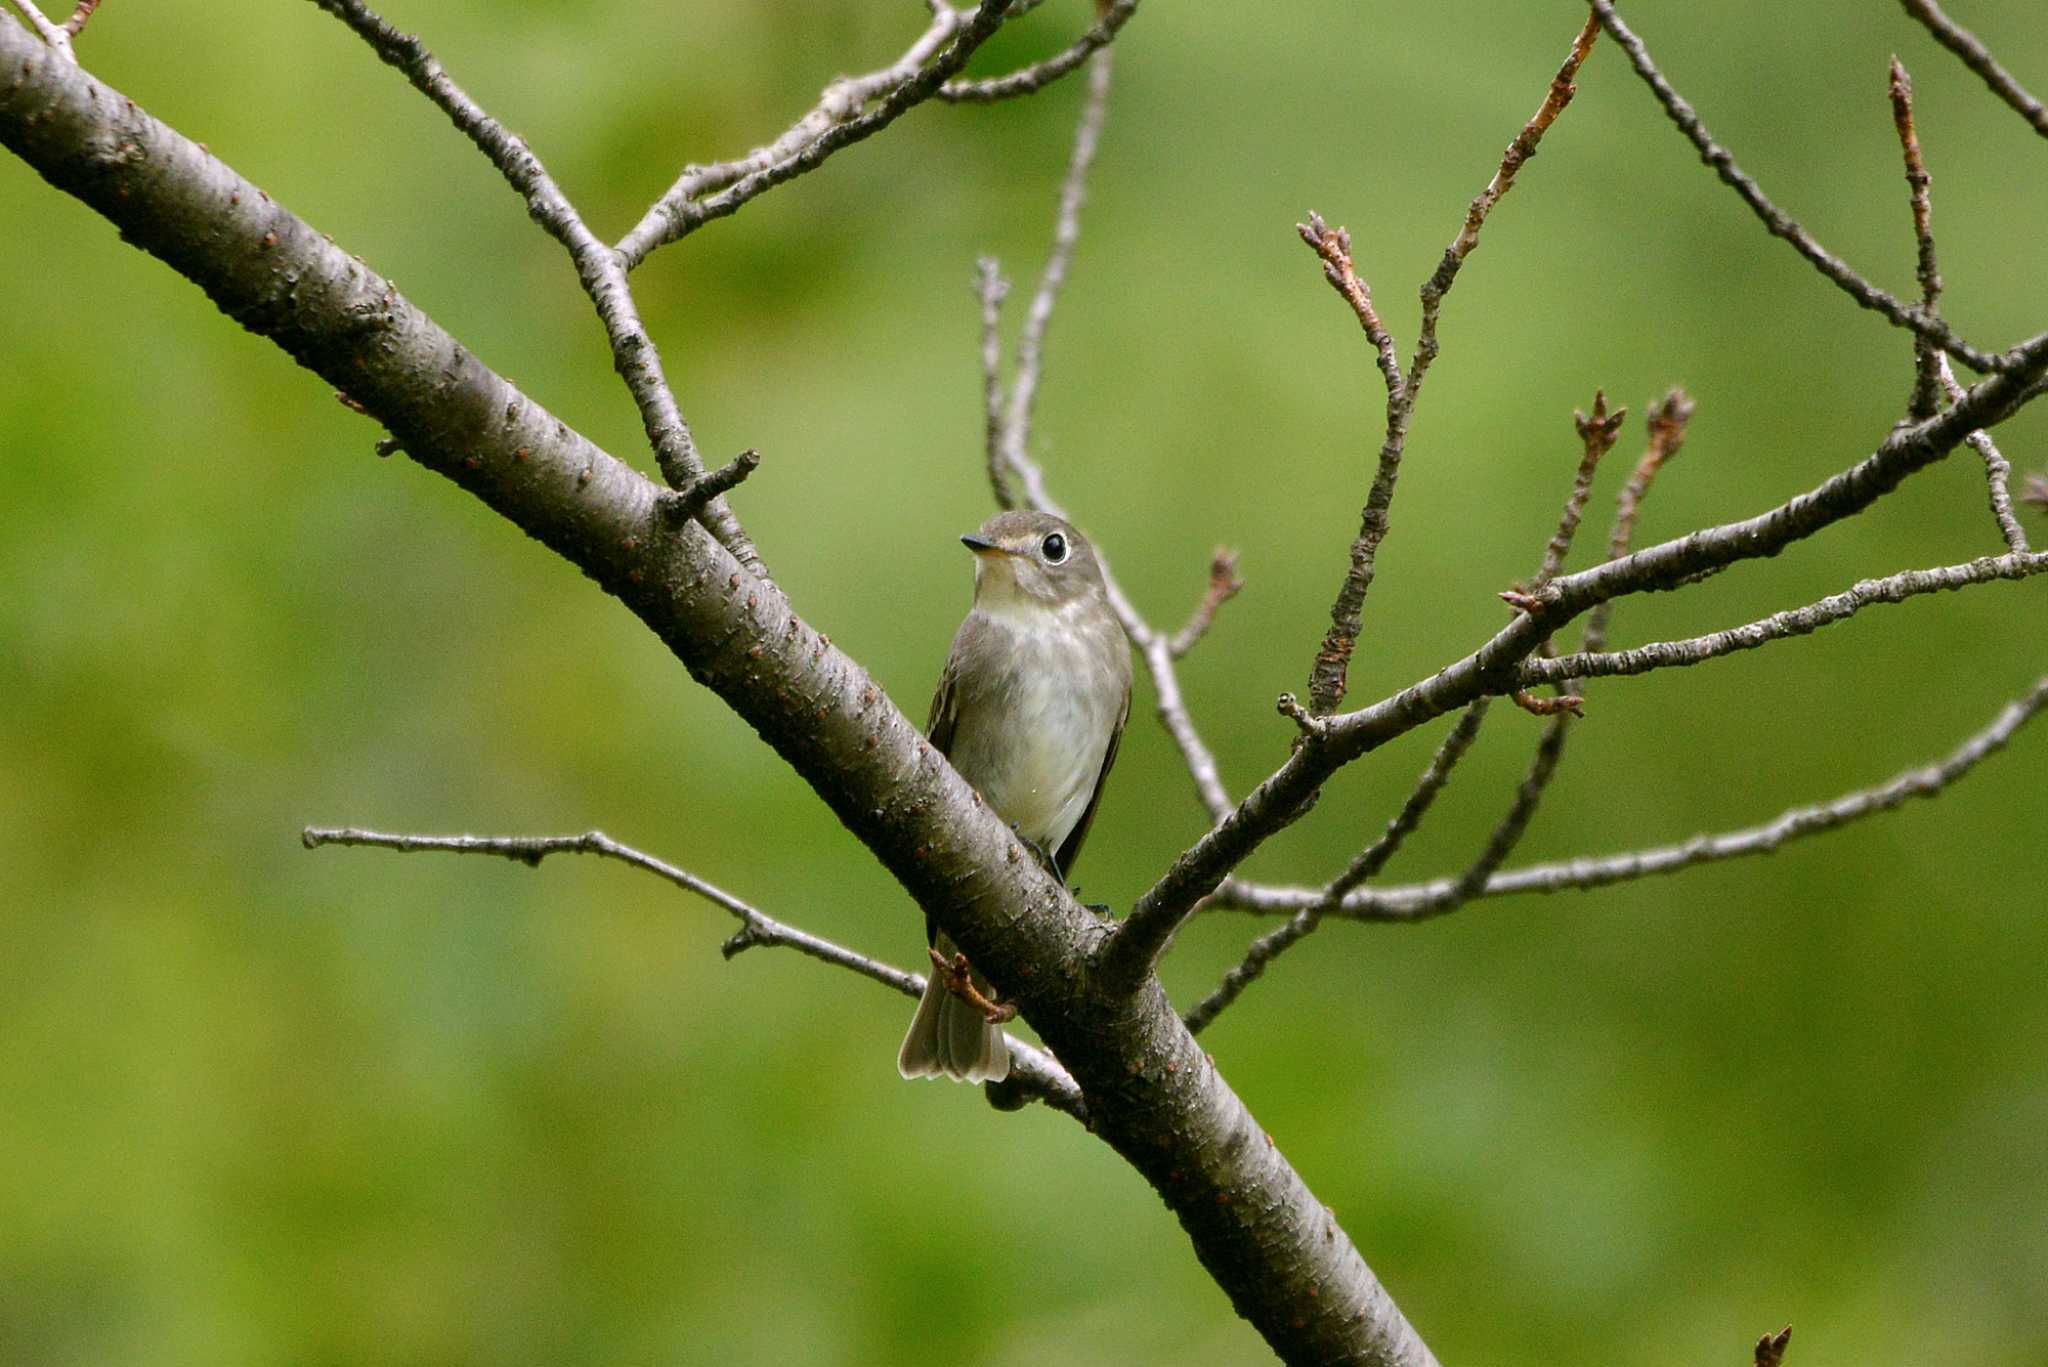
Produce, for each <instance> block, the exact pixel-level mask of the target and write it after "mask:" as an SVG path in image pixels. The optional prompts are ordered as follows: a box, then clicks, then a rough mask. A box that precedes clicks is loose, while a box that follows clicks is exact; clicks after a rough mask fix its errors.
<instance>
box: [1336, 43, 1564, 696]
mask: <svg viewBox="0 0 2048 1367" xmlns="http://www.w3.org/2000/svg"><path fill="white" fill-rule="evenodd" d="M1599 33H1600V30H1599V27H1598V25H1596V24H1595V23H1594V22H1593V21H1592V20H1591V19H1590V18H1589V19H1588V20H1587V21H1586V24H1585V27H1584V28H1582V29H1580V31H1579V34H1578V37H1576V38H1575V39H1573V41H1572V48H1571V52H1570V54H1569V55H1568V56H1567V57H1566V58H1565V60H1564V64H1563V65H1562V66H1560V67H1559V68H1558V70H1557V74H1556V75H1555V76H1554V77H1552V78H1551V82H1550V88H1549V89H1548V90H1547V91H1546V92H1545V93H1544V97H1543V102H1542V104H1540V105H1539V106H1538V107H1537V110H1536V113H1535V115H1534V116H1533V117H1532V118H1531V119H1530V120H1529V122H1528V123H1526V124H1524V125H1523V127H1522V131H1521V132H1520V133H1518V134H1516V135H1515V138H1514V140H1513V141H1512V142H1510V143H1509V144H1508V149H1507V151H1506V153H1504V154H1503V155H1502V157H1501V160H1500V166H1499V168H1498V169H1497V170H1496V171H1495V172H1494V174H1493V178H1492V179H1491V180H1489V181H1488V182H1487V184H1486V188H1485V189H1483V190H1481V191H1480V192H1479V194H1478V196H1477V197H1475V198H1474V199H1473V201H1472V203H1471V204H1470V206H1468V207H1467V209H1466V210H1465V222H1464V224H1463V226H1462V227H1461V228H1460V229H1459V231H1458V235H1457V236H1456V237H1455V238H1453V239H1452V240H1451V245H1450V246H1449V247H1447V248H1445V249H1444V255H1443V259H1442V260H1441V261H1440V262H1438V263H1437V268H1436V271H1435V272H1434V273H1433V274H1432V275H1431V276H1430V277H1429V279H1428V280H1426V281H1424V282H1423V285H1422V290H1421V295H1422V323H1421V327H1420V330H1419V331H1418V333H1417V335H1416V342H1415V356H1414V359H1413V360H1412V361H1410V362H1409V364H1408V371H1407V374H1406V376H1405V377H1402V376H1401V375H1400V372H1399V368H1398V367H1397V366H1395V365H1394V364H1393V361H1392V353H1391V346H1392V343H1391V341H1390V340H1388V339H1387V338H1386V329H1385V328H1384V327H1378V326H1377V324H1378V316H1377V315H1376V314H1373V313H1372V312H1371V297H1370V295H1369V294H1366V293H1365V292H1364V288H1363V284H1362V282H1361V283H1360V286H1359V290H1358V292H1357V298H1354V297H1353V294H1352V292H1351V291H1350V290H1349V289H1347V287H1346V284H1345V280H1346V278H1347V277H1348V278H1350V279H1354V280H1355V279H1356V273H1355V272H1354V271H1352V270H1351V267H1350V260H1349V253H1348V248H1349V239H1348V237H1347V236H1343V235H1342V230H1341V229H1340V230H1339V236H1337V237H1336V238H1335V240H1334V242H1333V241H1332V239H1331V236H1330V234H1328V233H1327V232H1326V231H1319V230H1320V229H1321V226H1322V225H1321V220H1320V219H1316V218H1313V217H1312V218H1311V219H1310V223H1309V225H1308V226H1307V227H1305V228H1303V229H1302V238H1303V240H1304V241H1306V242H1308V244H1309V245H1310V246H1311V247H1313V248H1315V250H1316V253H1317V255H1319V256H1321V257H1323V268H1324V273H1325V277H1326V278H1328V279H1329V280H1330V283H1331V284H1332V285H1335V286H1336V287H1337V289H1338V292H1339V293H1341V294H1343V295H1344V296H1345V298H1346V299H1347V301H1349V302H1351V304H1352V307H1353V311H1354V312H1358V313H1359V323H1360V325H1361V326H1363V327H1364V328H1365V330H1366V334H1367V336H1368V337H1370V338H1371V339H1372V341H1373V347H1374V350H1375V351H1376V352H1377V353H1378V355H1379V365H1380V372H1381V374H1382V376H1383V377H1384V378H1385V379H1386V381H1387V387H1388V393H1387V425H1386V435H1385V437H1384V438H1383V439H1382V441H1381V443H1380V450H1379V460H1378V464H1377V466H1376V468H1375V470H1374V472H1373V481H1372V487H1371V489H1370V490H1369V491H1368V492H1367V494H1366V499H1365V507H1364V508H1363V510H1361V512H1360V514H1359V521H1358V535H1357V537H1356V538H1355V539H1354V540H1353V541H1352V543H1351V550H1350V563H1349V565H1348V566H1347V568H1346V569H1345V573H1344V580H1343V582H1342V584H1341V585H1340V586H1339V587H1338V590H1337V597H1336V600H1335V601H1334V602H1333V603H1332V604H1331V606H1330V628H1329V630H1328V631H1327V632H1326V633H1324V636H1323V640H1322V644H1321V645H1320V646H1319V647H1318V648H1317V650H1316V658H1315V663H1314V665H1313V666H1312V667H1311V669H1310V671H1309V704H1310V710H1311V711H1312V712H1314V713H1315V715H1317V716H1327V715H1328V714H1330V713H1332V712H1334V711H1336V710H1337V707H1338V706H1339V705H1340V704H1341V703H1342V702H1343V700H1344V695H1345V693H1346V691H1347V690H1348V689H1349V686H1350V680H1349V673H1350V668H1351V655H1352V652H1353V650H1355V649H1356V648H1357V645H1358V633H1359V630H1360V628H1361V621H1362V614H1363V612H1364V608H1365V598H1366V595H1367V594H1368V593H1369V592H1370V591H1371V589H1372V581H1373V575H1374V573H1375V571H1376V568H1377V565H1378V560H1379V547H1380V543H1381V542H1382V541H1384V540H1385V539H1386V535H1387V529H1388V526H1389V515H1390V512H1391V509H1392V507H1393V502H1394V486H1395V483H1396V481H1397V480H1398V479H1399V478H1400V473H1401V456H1402V452H1403V450H1404V449H1405V447H1406V446H1407V441H1408V426H1409V423H1410V422H1411V421H1412V420H1413V418H1414V414H1415V401H1416V400H1417V399H1418V398H1419V397H1420V396H1421V392H1422V382H1423V380H1424V379H1425V378H1426V377H1427V375H1428V373H1429V367H1430V365H1431V363H1432V362H1434V361H1435V360H1436V357H1437V352H1438V350H1439V346H1438V343H1437V338H1436V332H1437V320H1438V317H1439V315H1440V314H1441V313H1442V311H1443V301H1444V296H1445V295H1446V294H1448V293H1449V292H1450V289H1451V286H1452V284H1453V283H1454V282H1455V281H1456V280H1457V277H1458V271H1459V269H1460V268H1461V267H1463V265H1464V264H1465V258H1466V257H1468V256H1470V255H1471V254H1472V252H1473V250H1474V249H1475V248H1476V247H1477V246H1478V245H1479V230H1480V229H1481V228H1482V227H1484V226H1485V224H1486V218H1487V215H1488V214H1490V213H1492V212H1493V206H1494V205H1495V204H1498V203H1499V202H1500V200H1501V198H1502V196H1504V195H1506V194H1507V192H1508V191H1509V190H1511V189H1513V188H1514V183H1515V175H1516V173H1517V172H1519V171H1520V170H1521V168H1522V165H1523V163H1525V162H1527V161H1528V160H1529V158H1531V157H1533V156H1535V155H1536V149H1537V145H1538V144H1539V143H1540V142H1541V141H1542V140H1543V134H1544V133H1545V132H1546V131H1547V130H1548V129H1549V127H1550V125H1551V124H1552V123H1553V122H1555V121H1556V119H1557V116H1558V115H1559V114H1561V113H1563V112H1564V108H1565V106H1566V105H1568V104H1570V103H1571V100H1572V96H1573V95H1574V94H1575V93H1577V90H1578V87H1577V86H1576V85H1574V84H1573V80H1574V78H1575V77H1576V76H1577V75H1578V70H1579V66H1580V64H1581V63H1583V62H1584V61H1585V60H1586V55H1587V53H1589V52H1590V51H1591V50H1592V47H1593V42H1594V40H1595V39H1596V38H1597V37H1598V36H1599ZM1333 247H1334V248H1335V249H1336V250H1334V251H1333V250H1332V249H1333ZM1340 253H1341V255H1340ZM1333 257H1335V258H1337V259H1335V260H1333ZM1361 300H1362V301H1363V304H1364V311H1363V312H1360V311H1359V310H1360V301H1361ZM1368 319H1370V321H1368ZM1397 381H1398V383H1397Z"/></svg>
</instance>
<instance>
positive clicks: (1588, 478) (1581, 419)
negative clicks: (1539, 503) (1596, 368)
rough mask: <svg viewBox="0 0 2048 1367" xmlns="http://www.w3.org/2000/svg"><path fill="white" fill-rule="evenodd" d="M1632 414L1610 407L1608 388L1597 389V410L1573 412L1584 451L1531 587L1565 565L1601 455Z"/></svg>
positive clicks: (1611, 445)
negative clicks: (1610, 409) (1588, 412)
mask: <svg viewBox="0 0 2048 1367" xmlns="http://www.w3.org/2000/svg"><path fill="white" fill-rule="evenodd" d="M1627 417H1628V410H1627V409H1626V408H1617V409H1615V410H1614V411H1613V412H1612V413H1609V412H1608V411H1607V395H1606V393H1605V391H1601V390H1595V391H1594V393H1593V412H1592V414H1591V415H1590V416H1589V415H1587V414H1585V413H1578V412H1574V413H1573V414H1572V426H1573V427H1574V428H1576V429H1577V430H1578V434H1579V444H1580V446H1581V448H1582V449H1581V454H1580V456H1579V468H1578V470H1577V471H1576V472H1574V474H1573V475H1572V491H1571V493H1570V494H1569V495H1567V496H1566V498H1565V501H1564V512H1563V513H1562V514H1560V515H1559V517H1558V519H1557V530H1556V531H1555V532H1553V533H1552V534H1551V537H1550V541H1549V543H1548V544H1547V545H1545V546H1544V548H1543V564H1542V566H1541V567H1540V568H1538V569H1537V571H1536V577H1535V578H1534V579H1532V580H1531V581H1530V582H1529V588H1530V590H1531V591H1534V590H1537V589H1541V588H1542V587H1543V586H1544V585H1545V584H1548V583H1549V582H1550V581H1551V580H1553V579H1555V578H1557V575H1558V572H1559V571H1560V570H1562V569H1563V568H1564V558H1565V557H1566V556H1568V555H1570V554H1571V551H1572V540H1573V539H1574V538H1575V537H1576V536H1577V535H1578V531H1579V519H1580V518H1581V517H1583V516H1584V515H1585V511H1586V500H1587V498H1589V497H1591V495H1592V493H1593V474H1594V472H1595V471H1596V470H1598V469H1599V467H1600V458H1601V457H1602V456H1604V455H1606V454H1607V453H1608V452H1609V451H1611V450H1613V449H1614V442H1615V438H1617V437H1618V436H1620V435H1621V424H1622V422H1623V421H1624V420H1625V419H1626V418H1627Z"/></svg>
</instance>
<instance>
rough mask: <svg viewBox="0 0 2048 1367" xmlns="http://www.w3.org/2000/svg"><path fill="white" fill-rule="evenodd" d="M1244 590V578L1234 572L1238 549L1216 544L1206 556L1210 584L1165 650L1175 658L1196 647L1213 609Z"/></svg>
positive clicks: (1207, 628) (1205, 629)
mask: <svg viewBox="0 0 2048 1367" xmlns="http://www.w3.org/2000/svg"><path fill="white" fill-rule="evenodd" d="M1243 590H1244V580H1243V579H1241V578H1239V577H1238V573H1237V552H1236V551H1233V550H1231V549H1230V548H1229V547H1227V546H1218V547H1217V548H1216V553H1215V554H1214V555H1212V556H1211V557H1210V558H1209V587H1208V590H1207V591H1206V592H1204V593H1203V594H1202V601H1201V602H1199V603H1197V604H1195V610H1194V611H1193V612H1191V613H1189V614H1188V620H1187V624H1186V625H1185V626H1183V627H1181V629H1180V630H1179V631H1176V632H1174V633H1173V636H1172V637H1171V638H1170V639H1169V640H1168V641H1167V643H1166V653H1167V654H1168V655H1170V656H1172V657H1173V658H1174V659H1176V660H1178V659H1179V658H1180V657H1181V656H1183V655H1185V654H1187V653H1188V652H1189V651H1190V650H1193V649H1194V648H1195V643H1196V642H1198V641H1200V640H1201V639H1202V637H1203V636H1204V635H1205V634H1206V633H1207V632H1208V630H1209V624H1210V623H1212V622H1214V621H1215V620H1216V610H1217V609H1218V608H1220V607H1222V606H1223V605H1224V604H1225V603H1227V602H1229V601H1230V600H1231V599H1233V598H1235V597H1237V595H1238V594H1239V593H1241V592H1243Z"/></svg>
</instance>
